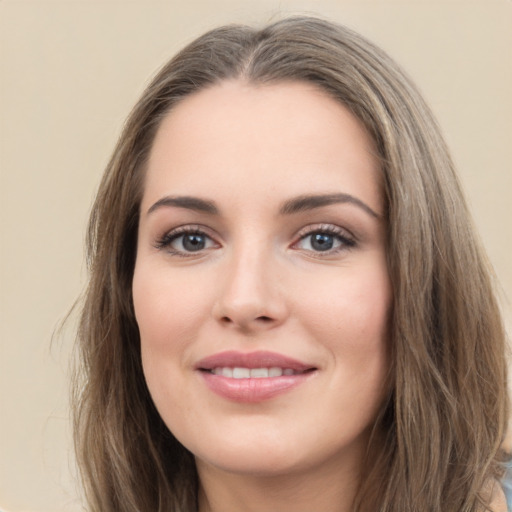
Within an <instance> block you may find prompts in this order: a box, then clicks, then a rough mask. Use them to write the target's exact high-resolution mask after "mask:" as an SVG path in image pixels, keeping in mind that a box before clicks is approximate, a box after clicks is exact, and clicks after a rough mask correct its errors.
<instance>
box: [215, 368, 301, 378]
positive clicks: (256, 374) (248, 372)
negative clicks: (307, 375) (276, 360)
mask: <svg viewBox="0 0 512 512" xmlns="http://www.w3.org/2000/svg"><path fill="white" fill-rule="evenodd" d="M212 373H213V374H215V375H222V376H223V377H229V378H230V379H249V378H253V379H265V378H267V377H281V376H282V375H296V374H298V373H300V372H296V371H295V370H292V369H291V368H279V367H277V366H273V367H271V368H239V367H235V368H230V367H218V368H213V369H212Z"/></svg>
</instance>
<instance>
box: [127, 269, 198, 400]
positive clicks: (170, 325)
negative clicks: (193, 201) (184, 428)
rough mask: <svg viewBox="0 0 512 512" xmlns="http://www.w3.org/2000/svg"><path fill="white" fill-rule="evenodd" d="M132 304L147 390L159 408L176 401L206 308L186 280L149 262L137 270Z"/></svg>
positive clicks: (194, 289)
mask: <svg viewBox="0 0 512 512" xmlns="http://www.w3.org/2000/svg"><path fill="white" fill-rule="evenodd" d="M133 302H134V309H135V317H136V320H137V324H138V327H139V332H140V340H141V358H142V366H143V370H144V375H145V378H146V382H147V384H148V388H149V390H150V392H151V395H152V396H153V399H154V401H155V403H156V404H157V406H158V404H161V403H169V402H170V401H171V402H173V401H174V400H173V396H176V395H178V396H179V395H180V393H179V392H178V393H176V391H177V389H179V387H180V385H181V382H180V379H179V378H178V377H179V375H180V374H181V373H182V371H183V370H184V369H185V368H186V367H187V364H189V363H190V359H191V358H190V356H189V355H188V354H189V350H190V345H191V340H193V339H194V338H195V337H196V335H197V333H196V330H197V329H198V326H199V325H200V321H199V319H200V317H201V315H202V311H204V310H205V305H204V303H201V297H200V294H199V293H197V292H196V288H195V287H194V286H191V285H190V283H189V282H187V280H183V279H182V280H180V279H179V275H178V276H176V275H173V276H170V275H169V272H168V270H167V269H165V268H160V266H158V265H157V266H152V265H151V264H148V263H147V262H143V263H142V264H139V265H136V267H135V273H134V278H133ZM170 390H173V393H170Z"/></svg>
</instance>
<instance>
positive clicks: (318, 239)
mask: <svg viewBox="0 0 512 512" xmlns="http://www.w3.org/2000/svg"><path fill="white" fill-rule="evenodd" d="M333 245H334V239H333V237H332V235H326V234H323V233H316V234H314V235H313V237H312V240H311V247H313V249H315V250H316V251H328V250H329V249H332V246H333Z"/></svg>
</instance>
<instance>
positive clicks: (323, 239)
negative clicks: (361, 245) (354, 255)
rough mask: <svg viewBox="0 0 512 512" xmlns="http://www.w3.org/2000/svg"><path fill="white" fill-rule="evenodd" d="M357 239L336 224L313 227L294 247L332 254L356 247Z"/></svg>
mask: <svg viewBox="0 0 512 512" xmlns="http://www.w3.org/2000/svg"><path fill="white" fill-rule="evenodd" d="M355 244H356V242H355V240H354V239H353V238H351V237H349V236H348V235H347V234H345V233H344V232H343V231H342V230H341V229H339V228H337V227H335V226H327V227H322V228H318V229H313V230H310V231H309V232H307V233H306V234H301V236H300V239H299V241H298V242H296V243H295V244H294V248H297V249H300V250H302V251H310V252H315V253H326V254H332V253H337V252H339V251H342V250H346V249H349V248H351V247H354V246H355Z"/></svg>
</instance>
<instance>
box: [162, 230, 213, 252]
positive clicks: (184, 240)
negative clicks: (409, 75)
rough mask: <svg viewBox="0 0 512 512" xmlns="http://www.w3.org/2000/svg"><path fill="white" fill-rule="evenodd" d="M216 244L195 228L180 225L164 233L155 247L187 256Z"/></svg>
mask: <svg viewBox="0 0 512 512" xmlns="http://www.w3.org/2000/svg"><path fill="white" fill-rule="evenodd" d="M217 246H218V244H217V243H216V242H215V241H214V240H213V239H212V238H211V237H210V236H208V235H207V234H206V233H204V232H203V231H201V230H199V229H197V228H188V227H181V228H178V229H174V230H172V231H170V232H169V233H167V234H165V235H164V236H163V237H162V238H161V239H160V240H159V241H157V243H156V244H155V247H156V248H157V249H166V250H167V251H168V252H170V253H171V254H175V255H178V256H188V255H192V254H193V253H200V252H201V251H205V250H208V249H212V248H214V247H217Z"/></svg>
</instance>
